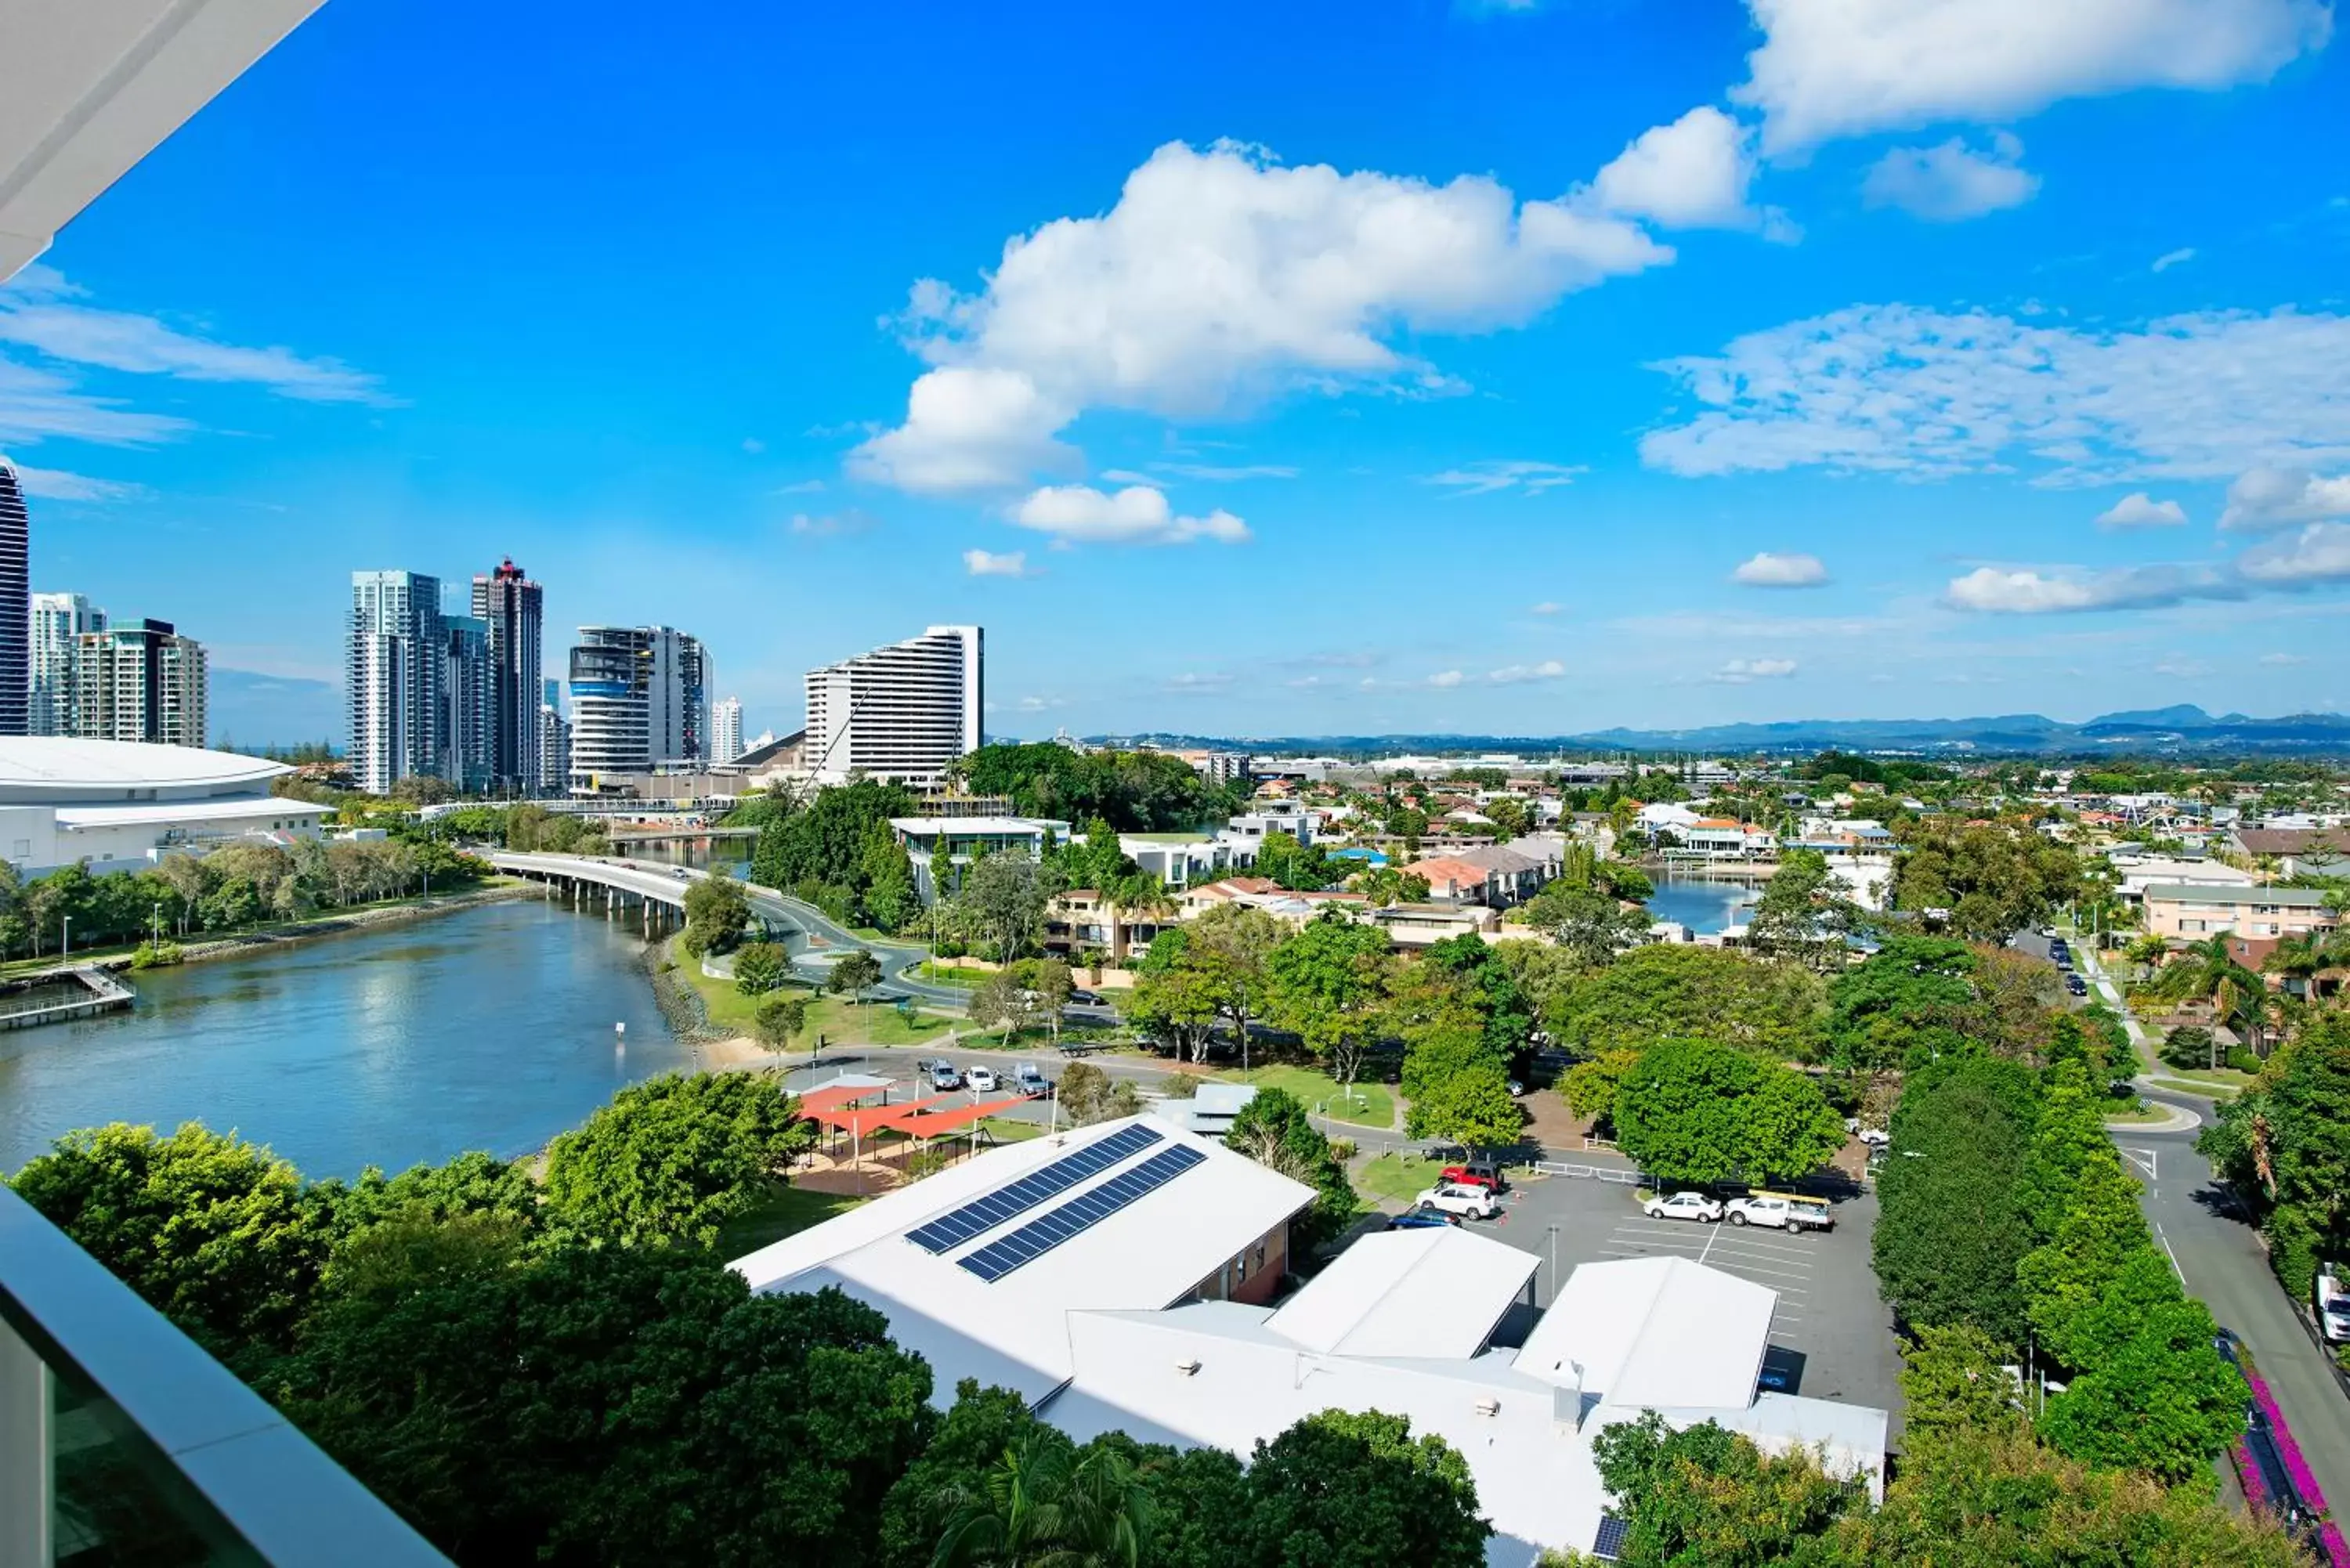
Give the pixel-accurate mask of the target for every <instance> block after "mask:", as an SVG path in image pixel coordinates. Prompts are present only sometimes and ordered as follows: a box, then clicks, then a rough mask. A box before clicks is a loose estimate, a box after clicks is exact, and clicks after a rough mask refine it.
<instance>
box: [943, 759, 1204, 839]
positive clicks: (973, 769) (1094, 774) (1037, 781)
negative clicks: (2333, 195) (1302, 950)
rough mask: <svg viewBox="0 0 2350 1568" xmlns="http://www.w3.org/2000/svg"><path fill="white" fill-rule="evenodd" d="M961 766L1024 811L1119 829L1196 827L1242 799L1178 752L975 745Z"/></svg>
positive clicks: (966, 779)
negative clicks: (1098, 820)
mask: <svg viewBox="0 0 2350 1568" xmlns="http://www.w3.org/2000/svg"><path fill="white" fill-rule="evenodd" d="M962 777H963V783H964V784H965V785H966V786H967V787H968V788H969V789H970V791H971V793H972V794H993V795H1005V796H1009V797H1010V799H1011V801H1012V805H1013V809H1014V811H1016V812H1018V813H1020V814H1021V815H1024V816H1044V817H1055V818H1058V819H1059V820H1061V821H1063V822H1090V821H1092V820H1093V819H1094V818H1096V817H1100V818H1101V819H1103V820H1104V821H1106V822H1107V823H1108V824H1109V826H1111V827H1112V828H1113V829H1115V830H1116V831H1118V832H1120V833H1165V832H1178V831H1181V830H1184V829H1188V828H1193V827H1197V826H1200V824H1201V823H1202V822H1206V821H1209V820H1211V819H1212V818H1217V817H1223V816H1229V815H1232V813H1233V812H1235V811H1238V810H1239V809H1240V808H1241V806H1242V805H1243V804H1244V803H1245V801H1246V794H1245V788H1244V786H1243V787H1240V788H1233V789H1220V788H1216V787H1213V786H1211V785H1210V784H1208V783H1207V782H1206V781H1205V780H1204V779H1202V778H1201V776H1200V774H1198V773H1197V772H1196V771H1195V770H1194V769H1193V768H1192V766H1191V763H1187V762H1185V761H1184V760H1183V759H1182V758H1180V757H1175V756H1169V755H1167V754H1165V753H1159V752H1107V751H1105V752H1086V753H1078V752H1075V751H1072V750H1070V749H1069V748H1068V747H1066V746H1057V745H1054V744H1051V743H1050V742H1043V743H1038V744H1032V745H993V746H982V747H981V748H980V749H979V750H978V751H976V752H973V753H971V755H969V756H968V757H965V758H964V759H962ZM900 815H902V814H900Z"/></svg>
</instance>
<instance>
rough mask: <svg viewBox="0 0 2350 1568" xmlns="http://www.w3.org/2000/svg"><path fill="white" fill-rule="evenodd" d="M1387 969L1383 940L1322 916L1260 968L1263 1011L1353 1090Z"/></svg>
mask: <svg viewBox="0 0 2350 1568" xmlns="http://www.w3.org/2000/svg"><path fill="white" fill-rule="evenodd" d="M1390 967H1391V964H1390V961H1389V959H1388V939H1387V935H1386V933H1385V932H1383V931H1381V930H1379V929H1378V928H1377V927H1375V926H1366V925H1357V923H1356V922H1355V921H1354V919H1352V918H1351V917H1349V916H1348V915H1347V914H1346V913H1345V912H1344V911H1342V910H1338V909H1325V910H1324V911H1323V912H1322V913H1320V914H1318V915H1316V916H1315V917H1314V919H1310V920H1308V921H1306V922H1305V926H1304V927H1303V928H1302V929H1300V930H1299V931H1298V933H1297V934H1296V935H1295V936H1294V937H1292V938H1290V939H1289V940H1287V941H1285V942H1284V943H1282V944H1281V946H1280V947H1279V948H1277V949H1276V950H1274V952H1273V953H1272V955H1271V956H1270V957H1268V958H1267V959H1266V960H1265V965H1264V968H1265V980H1266V982H1267V1002H1268V1004H1269V1005H1268V1009H1267V1011H1268V1012H1269V1013H1270V1015H1271V1017H1272V1019H1273V1021H1274V1023H1276V1024H1277V1025H1279V1026H1280V1027H1281V1028H1283V1029H1286V1030H1288V1031H1289V1032H1290V1033H1293V1034H1295V1035H1297V1036H1298V1037H1299V1038H1300V1039H1302V1040H1304V1041H1305V1046H1306V1049H1307V1050H1309V1051H1312V1052H1313V1053H1314V1054H1315V1055H1317V1056H1319V1057H1322V1058H1323V1059H1324V1060H1326V1061H1327V1062H1328V1063H1329V1064H1330V1069H1331V1075H1333V1076H1334V1077H1336V1079H1337V1080H1338V1082H1339V1083H1340V1084H1342V1085H1351V1084H1352V1083H1354V1081H1355V1079H1356V1078H1357V1076H1358V1075H1360V1074H1361V1072H1362V1065H1363V1053H1364V1051H1366V1050H1367V1049H1368V1048H1369V1046H1370V1045H1371V1044H1372V1042H1373V1040H1374V1038H1375V1037H1376V1036H1377V1034H1378V1029H1379V1025H1380V1023H1381V1021H1382V1018H1383V1015H1384V1012H1385V1009H1386V1004H1387V995H1388V971H1389V969H1390Z"/></svg>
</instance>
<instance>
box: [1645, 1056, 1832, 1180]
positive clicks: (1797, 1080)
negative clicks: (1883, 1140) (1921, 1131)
mask: <svg viewBox="0 0 2350 1568" xmlns="http://www.w3.org/2000/svg"><path fill="white" fill-rule="evenodd" d="M1615 1123H1616V1138H1617V1143H1618V1145H1620V1146H1621V1147H1622V1148H1623V1150H1624V1152H1625V1153H1626V1154H1627V1155H1629V1156H1631V1157H1632V1158H1634V1159H1636V1160H1638V1162H1639V1164H1640V1168H1642V1169H1643V1170H1645V1171H1647V1172H1648V1173H1649V1174H1650V1175H1652V1176H1658V1177H1661V1178H1663V1179H1666V1180H1669V1181H1690V1182H1711V1181H1721V1180H1725V1179H1729V1178H1731V1177H1732V1176H1737V1175H1740V1174H1743V1175H1745V1176H1746V1177H1747V1178H1748V1179H1753V1180H1765V1179H1776V1178H1784V1177H1793V1176H1800V1175H1803V1174H1804V1173H1805V1172H1807V1171H1810V1170H1812V1169H1814V1168H1816V1167H1818V1166H1819V1165H1821V1164H1822V1163H1824V1162H1825V1161H1826V1160H1827V1158H1829V1157H1830V1156H1832V1155H1833V1154H1835V1151H1836V1150H1837V1149H1838V1148H1840V1147H1843V1145H1844V1123H1843V1122H1842V1121H1841V1120H1840V1119H1839V1118H1838V1117H1837V1116H1836V1115H1835V1112H1834V1111H1833V1110H1831V1109H1829V1107H1828V1104H1827V1101H1826V1099H1825V1097H1824V1096H1822V1095H1821V1093H1820V1090H1819V1087H1818V1085H1814V1083H1812V1081H1811V1080H1810V1079H1808V1078H1806V1077H1804V1075H1802V1074H1800V1073H1795V1072H1793V1071H1791V1070H1790V1069H1788V1068H1785V1067H1779V1066H1774V1065H1773V1064H1769V1063H1766V1062H1762V1061H1758V1060H1756V1059H1755V1058H1754V1057H1753V1056H1752V1055H1750V1054H1746V1053H1745V1052H1742V1051H1737V1050H1733V1049H1731V1047H1729V1046H1726V1045H1717V1044H1712V1043H1711V1042H1710V1041H1703V1040H1668V1041H1664V1042H1662V1043H1660V1044H1657V1045H1655V1046H1653V1047H1651V1048H1650V1049H1649V1050H1648V1051H1646V1052H1644V1053H1642V1054H1641V1056H1640V1060H1639V1062H1638V1064H1636V1065H1635V1066H1634V1067H1633V1068H1632V1070H1631V1071H1630V1072H1629V1073H1628V1074H1627V1075H1625V1077H1624V1080H1623V1083H1622V1085H1620V1086H1619V1087H1618V1088H1617V1092H1616V1104H1615Z"/></svg>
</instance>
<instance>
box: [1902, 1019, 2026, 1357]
mask: <svg viewBox="0 0 2350 1568" xmlns="http://www.w3.org/2000/svg"><path fill="white" fill-rule="evenodd" d="M2038 1112H2039V1100H2038V1095H2037V1091H2036V1085H2033V1082H2032V1075H2031V1074H2030V1073H2029V1072H2028V1071H2027V1070H2025V1069H2024V1068H2022V1067H2021V1066H2019V1065H2017V1064H2013V1063H2009V1062H2002V1061H1999V1060H1996V1059H1994V1058H1991V1057H1989V1056H1984V1055H1981V1054H1973V1055H1969V1056H1966V1057H1962V1058H1952V1059H1950V1061H1948V1062H1946V1063H1944V1064H1939V1067H1938V1069H1937V1070H1934V1071H1930V1072H1926V1073H1921V1074H1918V1075H1914V1076H1913V1078H1912V1080H1911V1082H1910V1083H1909V1085H1908V1087H1907V1088H1905V1089H1904V1091H1903V1093H1902V1096H1901V1104H1900V1106H1899V1108H1898V1110H1897V1111H1896V1113H1895V1115H1894V1118H1893V1127H1892V1133H1893V1158H1890V1159H1888V1160H1887V1162H1886V1166H1885V1169H1884V1171H1883V1172H1882V1173H1881V1174H1880V1175H1879V1177H1878V1179H1877V1230H1876V1234H1875V1236H1874V1238H1873V1241H1872V1246H1873V1248H1874V1256H1875V1259H1876V1267H1877V1285H1878V1288H1879V1289H1880V1290H1881V1291H1882V1292H1883V1293H1884V1295H1885V1299H1886V1300H1887V1301H1888V1302H1890V1303H1892V1304H1893V1308H1894V1311H1895V1313H1896V1314H1897V1315H1898V1317H1899V1319H1900V1320H1901V1321H1902V1322H1903V1323H1904V1324H1909V1325H1911V1326H1913V1327H1914V1326H1922V1325H1926V1324H1932V1325H1935V1326H1938V1327H1951V1326H1960V1325H1964V1326H1968V1327H1972V1328H1976V1329H1980V1330H1981V1331H1982V1332H1983V1333H1984V1334H1988V1335H1990V1336H1991V1338H1992V1339H1994V1340H1996V1341H1998V1342H1999V1343H2000V1344H2002V1345H2022V1343H2023V1341H2024V1336H2025V1334H2026V1333H2027V1332H2028V1327H2029V1325H2028V1324H2026V1322H2025V1320H2024V1311H2023V1294H2022V1290H2021V1289H2020V1288H2019V1287H2018V1285H2017V1284H2016V1278H2015V1271H2016V1265H2017V1263H2018V1262H2021V1261H2022V1257H2023V1254H2024V1253H2025V1252H2026V1251H2029V1250H2030V1249H2031V1247H2032V1246H2033V1232H2032V1229H2031V1226H2030V1225H2029V1223H2028V1222H2027V1221H2026V1220H2025V1217H2024V1214H2023V1210H2022V1200H2021V1199H2020V1197H2019V1194H2018V1192H2017V1178H2018V1176H2019V1174H2020V1173H2021V1172H2022V1168H2023V1163H2024V1159H2025V1156H2026V1154H2027V1153H2028V1151H2029V1150H2030V1148H2031V1146H2032V1137H2033V1130H2034V1128H2035V1127H2036V1124H2037V1117H2038Z"/></svg>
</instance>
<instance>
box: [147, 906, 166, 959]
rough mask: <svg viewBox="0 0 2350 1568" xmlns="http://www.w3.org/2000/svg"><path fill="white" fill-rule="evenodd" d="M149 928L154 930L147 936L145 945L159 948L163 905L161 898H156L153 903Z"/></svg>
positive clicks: (161, 942) (161, 941) (161, 933)
mask: <svg viewBox="0 0 2350 1568" xmlns="http://www.w3.org/2000/svg"><path fill="white" fill-rule="evenodd" d="M149 929H151V930H152V931H153V932H154V935H152V936H151V937H150V938H148V940H147V945H148V946H149V947H151V948H155V949H157V950H161V947H162V946H163V905H162V903H161V900H158V901H157V903H156V905H155V915H154V921H153V924H152V925H151V927H150V928H149Z"/></svg>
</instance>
